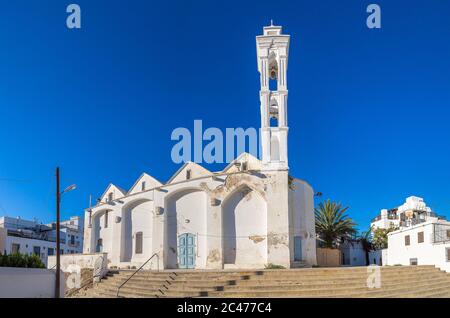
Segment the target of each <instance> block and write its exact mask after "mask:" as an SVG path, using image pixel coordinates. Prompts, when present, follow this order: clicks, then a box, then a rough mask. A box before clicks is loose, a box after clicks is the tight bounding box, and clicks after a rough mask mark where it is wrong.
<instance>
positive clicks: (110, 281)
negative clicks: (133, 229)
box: [74, 266, 450, 298]
mask: <svg viewBox="0 0 450 318" xmlns="http://www.w3.org/2000/svg"><path fill="white" fill-rule="evenodd" d="M380 270H381V280H382V281H381V283H382V288H380V289H369V288H367V285H366V280H367V277H368V272H367V267H358V268H325V269H322V268H321V269H318V268H303V269H292V270H263V271H254V270H250V271H248V270H247V271H201V272H200V271H176V272H170V271H163V272H154V271H144V272H139V273H137V274H136V275H134V276H133V277H132V278H131V279H130V280H129V281H128V282H127V284H126V285H124V286H123V287H122V288H121V290H120V296H121V297H221V298H222V297H225V298H226V297H249V298H260V297H264V298H266V297H449V296H450V275H448V274H446V273H445V272H443V271H440V270H439V269H437V268H435V267H434V266H401V267H397V266H393V267H382V268H380ZM132 273H133V271H116V272H115V273H113V272H111V274H110V275H109V277H107V278H106V279H103V280H102V281H101V282H100V283H98V284H96V285H95V286H94V287H93V288H91V289H88V290H86V291H80V292H79V295H74V297H107V298H114V297H116V295H117V288H118V287H119V286H120V285H121V284H122V283H123V282H124V281H125V280H126V279H127V278H128V277H129V276H130V275H131V274H132ZM167 281H168V282H167ZM164 285H165V286H164Z"/></svg>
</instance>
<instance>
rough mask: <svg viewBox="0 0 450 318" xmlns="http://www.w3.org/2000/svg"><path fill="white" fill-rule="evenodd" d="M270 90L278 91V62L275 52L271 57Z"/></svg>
mask: <svg viewBox="0 0 450 318" xmlns="http://www.w3.org/2000/svg"><path fill="white" fill-rule="evenodd" d="M269 90H271V91H276V90H278V62H277V56H276V54H275V52H272V53H270V55H269Z"/></svg>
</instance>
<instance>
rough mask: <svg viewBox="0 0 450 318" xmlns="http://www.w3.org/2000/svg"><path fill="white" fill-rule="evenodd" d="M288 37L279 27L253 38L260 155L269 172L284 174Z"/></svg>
mask: <svg viewBox="0 0 450 318" xmlns="http://www.w3.org/2000/svg"><path fill="white" fill-rule="evenodd" d="M289 40H290V37H289V35H286V34H282V28H281V26H275V25H273V23H272V22H271V25H270V26H266V27H264V31H263V35H259V36H257V37H256V46H257V57H258V71H259V74H260V81H261V89H260V91H259V97H260V102H261V135H260V142H261V151H262V158H261V159H262V161H263V163H264V164H265V165H266V167H267V169H269V170H288V169H289V166H288V156H287V150H288V149H287V136H288V129H289V128H288V124H287V97H288V90H287V82H286V72H287V67H288V55H289Z"/></svg>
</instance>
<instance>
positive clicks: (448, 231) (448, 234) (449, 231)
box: [447, 230, 450, 238]
mask: <svg viewBox="0 0 450 318" xmlns="http://www.w3.org/2000/svg"><path fill="white" fill-rule="evenodd" d="M447 238H450V230H447Z"/></svg>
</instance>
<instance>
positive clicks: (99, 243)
mask: <svg viewBox="0 0 450 318" xmlns="http://www.w3.org/2000/svg"><path fill="white" fill-rule="evenodd" d="M95 251H96V252H97V253H100V252H103V240H102V239H101V238H100V239H98V240H97V247H96V249H95Z"/></svg>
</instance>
